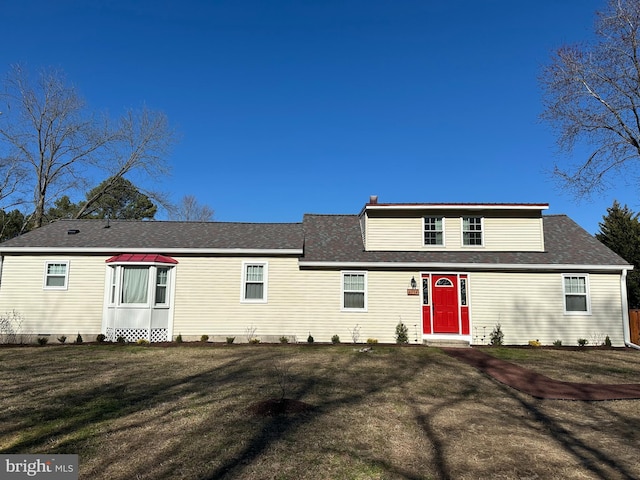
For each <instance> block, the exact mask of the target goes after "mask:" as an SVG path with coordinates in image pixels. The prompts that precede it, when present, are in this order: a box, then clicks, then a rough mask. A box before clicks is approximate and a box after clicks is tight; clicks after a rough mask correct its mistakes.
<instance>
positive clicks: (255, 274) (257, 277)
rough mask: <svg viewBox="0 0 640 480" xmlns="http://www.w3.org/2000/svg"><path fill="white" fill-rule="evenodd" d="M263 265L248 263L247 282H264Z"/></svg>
mask: <svg viewBox="0 0 640 480" xmlns="http://www.w3.org/2000/svg"><path fill="white" fill-rule="evenodd" d="M262 279H263V265H247V282H262Z"/></svg>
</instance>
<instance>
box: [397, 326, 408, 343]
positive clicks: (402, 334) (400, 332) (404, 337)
mask: <svg viewBox="0 0 640 480" xmlns="http://www.w3.org/2000/svg"><path fill="white" fill-rule="evenodd" d="M396 343H409V329H408V328H407V326H406V325H405V324H404V323H402V322H399V323H398V324H397V325H396Z"/></svg>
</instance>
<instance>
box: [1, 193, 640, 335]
mask: <svg viewBox="0 0 640 480" xmlns="http://www.w3.org/2000/svg"><path fill="white" fill-rule="evenodd" d="M547 209H548V205H547V204H544V203H540V204H537V203H536V204H531V203H522V204H504V203H502V204H471V203H446V204H445V203H417V204H407V203H379V202H378V201H377V198H376V197H371V199H370V201H369V202H368V203H367V204H366V205H365V206H364V207H363V209H362V211H361V212H360V213H359V214H351V215H321V214H307V215H305V216H304V218H303V221H302V222H301V223H279V224H272V223H263V224H258V223H224V222H210V223H186V222H162V221H152V222H136V221H114V220H111V221H106V220H59V221H56V222H53V223H51V224H48V225H45V226H43V227H41V228H39V229H37V230H34V231H32V232H29V233H26V234H24V235H22V236H20V237H16V238H14V239H11V240H9V241H6V242H4V243H2V244H0V256H1V261H2V263H1V269H0V315H2V313H3V312H12V311H16V312H19V315H20V316H21V318H22V329H23V330H25V331H26V332H28V333H31V334H33V335H37V336H45V335H51V336H52V339H53V338H54V337H56V336H60V335H66V336H68V337H69V338H75V335H76V334H77V333H78V332H79V333H81V334H82V335H83V337H84V338H85V339H92V338H95V335H97V334H99V333H103V334H105V335H106V336H107V338H108V339H110V340H116V339H117V338H118V337H123V338H125V339H127V340H129V341H135V340H137V339H139V338H145V339H148V340H150V341H152V342H158V341H166V340H171V339H175V338H176V336H177V335H178V334H180V335H182V337H183V338H184V339H185V340H188V339H191V340H196V339H199V338H200V336H201V335H203V334H206V335H209V338H210V339H212V340H218V341H224V339H225V338H226V337H236V339H237V340H236V341H247V340H248V339H250V338H252V337H256V338H259V339H260V340H261V341H263V342H268V341H278V339H279V338H280V337H283V336H286V337H287V338H288V339H289V340H290V341H303V342H304V341H306V339H307V336H308V335H312V336H313V337H314V339H315V341H317V342H329V341H330V340H331V337H332V336H333V335H338V336H339V337H340V339H341V340H342V341H343V342H345V341H348V342H351V341H352V340H353V337H354V336H358V338H359V341H361V342H362V341H366V340H367V339H368V338H375V339H377V340H378V341H379V342H394V339H395V328H396V325H397V324H398V323H399V322H402V323H404V324H405V325H406V326H407V327H408V330H409V338H410V341H411V342H412V343H415V342H417V343H423V342H432V341H438V340H458V341H464V342H467V343H470V344H476V345H481V344H487V343H489V337H490V334H491V332H492V330H493V329H494V328H496V326H497V325H498V324H500V326H501V329H502V331H503V333H504V341H505V343H507V344H527V343H528V342H529V341H530V340H539V341H540V342H541V343H543V344H552V343H553V342H554V341H556V340H561V341H562V343H563V344H564V345H576V342H577V340H578V339H579V338H585V339H587V340H589V342H590V343H591V344H593V343H600V342H602V341H603V340H604V338H605V337H606V336H609V338H610V340H611V342H612V343H613V345H618V346H621V345H625V343H628V342H629V330H628V313H627V300H626V274H627V272H628V271H629V270H630V269H631V268H632V266H631V265H629V264H628V263H627V262H625V261H624V260H623V259H622V258H620V257H619V256H617V255H616V254H615V253H613V252H612V251H611V250H609V249H608V248H606V247H605V246H604V245H602V244H601V243H600V242H598V241H597V240H596V239H595V238H594V237H593V236H591V235H590V234H588V233H587V232H586V231H584V230H583V229H582V228H580V227H579V226H578V225H577V224H576V223H575V222H573V221H572V220H571V219H569V218H568V217H567V216H565V215H543V212H544V211H545V210H547ZM0 333H2V332H0Z"/></svg>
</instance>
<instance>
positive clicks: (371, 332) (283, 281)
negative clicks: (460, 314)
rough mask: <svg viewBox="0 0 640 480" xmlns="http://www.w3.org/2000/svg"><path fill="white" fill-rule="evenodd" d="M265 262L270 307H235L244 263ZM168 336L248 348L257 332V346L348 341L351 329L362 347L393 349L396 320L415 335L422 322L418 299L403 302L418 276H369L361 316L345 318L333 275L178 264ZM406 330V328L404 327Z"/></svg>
mask: <svg viewBox="0 0 640 480" xmlns="http://www.w3.org/2000/svg"><path fill="white" fill-rule="evenodd" d="M243 260H244V261H256V262H260V261H267V262H268V263H269V278H268V302H267V303H262V304H247V303H242V302H241V301H240V296H241V281H242V262H243ZM178 261H179V262H180V263H179V265H178V270H177V272H176V274H177V275H176V282H177V289H176V299H175V316H174V328H173V333H174V335H177V334H179V333H180V334H182V335H183V338H185V337H190V338H199V337H200V335H203V334H206V335H209V336H210V337H214V336H215V337H216V338H217V339H223V338H224V337H227V336H235V337H236V342H246V341H247V338H246V335H247V332H248V329H250V328H252V327H253V328H255V337H257V338H260V339H261V340H262V341H278V339H279V338H280V337H281V336H288V337H289V338H290V340H292V341H293V337H295V339H296V340H297V341H298V342H306V341H307V337H308V335H309V334H311V335H312V336H313V337H314V340H315V341H316V342H330V341H331V337H332V336H333V335H339V336H340V339H341V341H342V342H350V341H351V333H350V331H352V330H353V329H354V328H355V327H356V325H358V326H359V327H360V341H361V342H365V341H366V340H367V338H376V339H377V340H378V341H380V342H393V341H394V340H395V339H394V334H395V326H396V324H397V323H398V321H399V320H400V318H401V317H402V318H403V320H404V321H405V322H406V323H407V326H408V327H410V334H411V335H414V332H413V330H412V329H413V327H412V325H413V324H418V328H420V326H419V321H420V298H419V297H417V296H411V297H410V296H407V285H408V283H409V281H410V280H411V276H412V275H415V276H416V278H417V277H418V273H417V272H416V273H414V274H412V273H407V272H402V273H397V272H368V274H367V279H368V305H367V311H366V312H359V311H343V310H342V309H341V304H342V275H341V272H340V271H337V270H331V271H327V270H299V269H298V261H297V259H295V258H271V259H267V258H259V257H256V258H250V259H249V258H247V259H242V258H212V259H197V258H178ZM409 323H411V325H410V324H409Z"/></svg>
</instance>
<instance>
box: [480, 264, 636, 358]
mask: <svg viewBox="0 0 640 480" xmlns="http://www.w3.org/2000/svg"><path fill="white" fill-rule="evenodd" d="M589 282H590V294H591V295H590V299H591V310H592V314H591V315H587V314H585V315H566V314H565V313H564V295H563V287H562V274H561V273H472V274H470V276H469V283H470V285H469V293H470V299H471V302H470V305H471V315H472V322H471V325H472V331H471V334H472V341H473V343H474V344H483V343H485V344H486V343H489V334H490V333H491V331H492V330H493V329H494V328H495V326H496V325H497V324H498V323H500V324H501V326H502V331H503V332H504V341H505V343H506V344H527V343H528V342H529V341H530V340H539V341H540V342H541V343H542V344H543V345H551V344H553V342H554V341H555V340H561V341H562V344H563V345H577V340H578V338H586V339H588V340H589V342H590V343H593V340H594V339H596V338H598V339H601V340H604V337H605V336H606V335H609V336H610V339H611V341H612V342H613V344H614V345H618V346H620V345H623V344H624V339H623V336H622V335H623V330H622V325H621V322H622V311H621V297H620V276H619V275H613V274H590V275H589ZM483 337H484V339H483Z"/></svg>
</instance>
